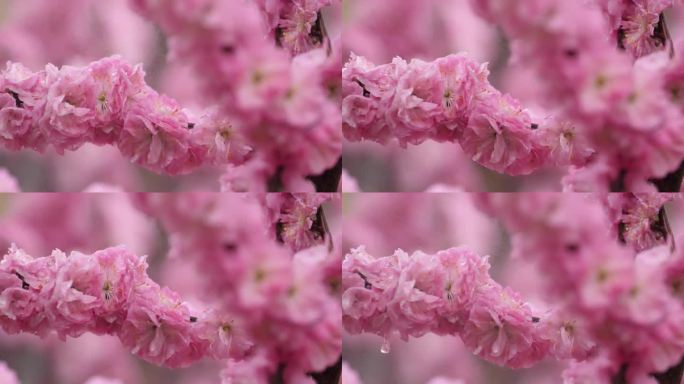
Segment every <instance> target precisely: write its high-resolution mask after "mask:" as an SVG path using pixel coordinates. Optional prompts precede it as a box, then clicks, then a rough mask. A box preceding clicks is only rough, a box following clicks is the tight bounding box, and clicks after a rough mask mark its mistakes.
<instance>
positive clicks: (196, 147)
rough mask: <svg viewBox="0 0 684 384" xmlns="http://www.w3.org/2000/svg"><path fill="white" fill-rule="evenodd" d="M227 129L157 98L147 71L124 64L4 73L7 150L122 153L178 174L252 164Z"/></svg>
mask: <svg viewBox="0 0 684 384" xmlns="http://www.w3.org/2000/svg"><path fill="white" fill-rule="evenodd" d="M221 129H222V126H221V125H220V124H219V123H218V121H216V120H214V119H213V116H211V115H204V116H194V117H193V116H191V114H190V113H188V112H186V111H184V110H183V109H182V108H181V107H180V105H178V104H177V103H176V102H175V101H174V100H172V99H170V98H168V97H166V96H164V95H160V94H158V93H157V92H156V91H154V90H153V89H152V88H151V87H149V86H148V85H147V84H145V81H144V72H143V70H142V67H141V66H139V65H138V66H135V67H132V66H130V65H129V64H128V63H126V62H125V61H123V60H121V59H120V58H118V57H110V58H105V59H102V60H98V61H95V62H93V63H91V64H89V65H87V66H85V67H71V66H64V67H62V68H59V69H58V68H56V67H55V66H53V65H48V66H47V67H46V68H45V69H44V70H42V71H38V72H32V71H30V70H29V69H27V68H25V67H24V66H22V65H21V64H18V63H8V65H7V68H6V69H5V70H4V71H2V72H1V73H0V145H2V146H4V147H6V148H8V149H13V150H19V149H33V150H36V151H39V152H42V151H44V150H45V149H46V148H47V147H52V148H54V149H55V150H56V151H57V152H58V153H63V152H64V151H68V150H75V149H77V148H79V147H81V146H82V145H83V144H85V143H94V144H97V145H115V146H117V147H118V148H119V150H120V151H121V153H122V154H123V155H124V156H126V157H128V158H129V159H130V160H131V161H132V162H134V163H136V164H139V165H141V166H143V167H145V168H148V169H150V170H152V171H155V172H158V173H166V174H178V173H186V172H189V171H191V170H193V169H196V168H198V167H199V166H201V165H205V164H228V163H235V164H239V163H241V162H242V161H243V160H244V159H245V157H246V156H247V155H248V154H249V152H251V149H250V148H249V147H247V146H246V145H244V144H242V143H240V142H239V140H237V139H236V138H235V137H229V136H222V135H220V131H221ZM217 138H220V139H221V140H222V141H221V142H219V141H217ZM217 147H220V148H222V149H219V148H217Z"/></svg>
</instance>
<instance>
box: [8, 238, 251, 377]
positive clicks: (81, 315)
mask: <svg viewBox="0 0 684 384" xmlns="http://www.w3.org/2000/svg"><path fill="white" fill-rule="evenodd" d="M146 269H147V263H146V261H145V258H144V257H138V256H136V255H134V254H132V253H131V252H129V251H127V250H126V249H125V248H123V247H115V248H107V249H104V250H102V251H98V252H95V253H93V254H91V255H88V254H83V253H80V252H72V253H71V254H69V255H67V254H65V253H63V252H61V251H59V250H55V251H53V252H52V254H51V255H50V256H47V257H39V258H34V257H32V256H30V255H28V254H27V253H26V252H24V251H22V250H21V249H19V248H16V247H12V248H11V249H10V250H9V252H8V253H7V254H6V255H5V256H4V258H3V260H2V262H0V273H1V274H2V282H3V283H2V293H1V294H0V298H1V300H0V302H1V304H2V305H1V312H2V314H1V315H0V327H2V329H3V330H4V331H5V332H7V333H10V334H14V333H19V332H30V333H33V334H37V335H46V334H48V333H50V332H55V333H56V334H57V335H58V336H59V337H60V338H62V339H64V338H66V337H67V336H70V337H78V336H80V335H82V334H83V333H85V332H91V333H95V334H112V335H116V336H117V337H119V339H120V340H121V342H122V344H123V345H124V346H125V347H126V348H128V349H130V350H131V352H132V353H133V354H135V355H137V356H139V357H141V358H143V359H145V360H147V361H150V362H152V363H155V364H159V365H165V366H169V367H179V366H186V365H189V364H190V363H192V362H194V361H197V360H198V359H200V358H202V357H204V356H211V357H213V358H227V357H228V356H233V357H235V358H240V357H242V356H244V354H245V353H247V352H248V351H249V349H250V348H251V347H252V345H251V343H249V342H247V341H245V340H240V338H239V336H235V335H233V334H229V333H228V332H226V331H225V326H224V324H229V320H228V319H225V318H222V317H221V316H218V315H217V314H214V313H212V312H209V311H203V312H193V311H191V310H190V308H189V307H188V306H187V305H186V304H184V303H183V301H182V300H181V298H180V296H179V295H178V294H177V293H175V292H173V291H171V290H169V289H168V288H162V287H160V286H159V285H158V284H156V283H155V282H154V281H152V280H151V279H150V278H149V277H148V276H147V274H146Z"/></svg>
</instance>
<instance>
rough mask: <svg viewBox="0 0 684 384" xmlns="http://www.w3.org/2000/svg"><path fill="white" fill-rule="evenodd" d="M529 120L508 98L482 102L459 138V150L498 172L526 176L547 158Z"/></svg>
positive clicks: (495, 98) (489, 97)
mask: <svg viewBox="0 0 684 384" xmlns="http://www.w3.org/2000/svg"><path fill="white" fill-rule="evenodd" d="M531 126H532V122H531V121H530V118H529V116H528V115H527V114H526V113H525V112H524V111H523V110H522V108H521V107H520V106H519V105H517V104H516V103H515V101H514V100H513V99H512V98H510V97H508V96H503V97H501V96H499V95H498V94H497V93H493V94H491V95H489V96H487V98H486V99H484V100H482V101H481V102H480V103H479V104H478V105H477V107H476V108H475V110H474V111H473V114H472V115H471V116H470V120H469V121H468V127H467V128H466V129H464V130H463V132H462V134H461V139H460V142H461V146H462V147H463V150H464V151H465V152H466V153H467V154H468V155H470V156H472V158H473V160H474V161H476V162H478V163H480V164H482V165H484V166H486V167H488V168H491V169H494V170H496V171H498V172H502V173H507V174H511V175H520V174H527V173H530V172H531V171H533V170H535V169H536V168H538V167H539V166H540V165H541V164H542V163H543V161H544V159H545V158H546V156H547V153H548V150H547V149H546V148H544V147H543V146H542V145H541V143H540V140H539V139H538V137H539V136H538V135H537V134H536V133H535V130H533V129H531Z"/></svg>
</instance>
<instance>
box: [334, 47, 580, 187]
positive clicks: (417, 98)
mask: <svg viewBox="0 0 684 384" xmlns="http://www.w3.org/2000/svg"><path fill="white" fill-rule="evenodd" d="M488 74H489V72H488V71H487V68H486V66H485V65H479V64H477V63H475V62H474V61H473V60H470V59H469V58H468V57H467V56H465V55H450V56H447V57H444V58H440V59H437V60H435V61H433V62H429V63H428V62H424V61H421V60H417V59H416V60H412V61H411V62H410V63H406V62H405V61H404V60H401V59H395V60H394V61H393V62H392V63H391V64H386V65H379V66H377V65H374V64H372V63H370V62H369V61H367V60H366V59H364V58H362V57H359V56H352V58H351V59H350V61H349V62H348V63H347V64H346V66H345V68H344V69H343V75H342V79H343V95H344V99H343V102H342V118H343V126H342V127H343V132H344V135H345V137H346V138H347V140H351V141H359V140H362V139H370V140H374V141H377V142H380V143H384V142H387V141H388V140H390V139H396V140H398V141H399V143H400V144H401V145H404V146H405V145H406V144H420V143H422V142H424V141H425V140H428V139H432V140H435V141H438V142H445V141H458V142H459V143H460V144H461V146H462V148H463V149H464V151H465V152H466V153H467V154H468V155H469V156H471V157H472V158H473V160H475V161H477V162H478V163H480V164H482V165H484V166H486V167H488V168H491V169H493V170H496V171H498V172H502V173H508V174H512V175H518V174H527V173H530V172H532V171H534V170H536V169H538V168H540V167H541V166H542V165H545V164H546V163H547V162H549V161H551V160H553V161H554V162H556V163H560V164H565V163H572V164H575V165H581V164H583V163H585V162H586V161H587V158H588V157H589V155H591V153H592V150H591V149H590V148H589V147H587V146H586V145H584V143H582V142H578V141H577V140H573V127H572V126H569V125H567V124H562V123H559V122H556V121H554V120H552V119H540V120H533V118H532V117H531V115H530V113H529V112H528V111H526V110H524V109H523V108H522V107H521V106H520V104H519V103H518V102H517V101H516V100H515V99H513V98H512V97H510V96H509V95H504V94H501V92H499V91H498V90H496V89H495V88H494V87H493V86H491V85H490V84H489V82H488V81H487V77H488Z"/></svg>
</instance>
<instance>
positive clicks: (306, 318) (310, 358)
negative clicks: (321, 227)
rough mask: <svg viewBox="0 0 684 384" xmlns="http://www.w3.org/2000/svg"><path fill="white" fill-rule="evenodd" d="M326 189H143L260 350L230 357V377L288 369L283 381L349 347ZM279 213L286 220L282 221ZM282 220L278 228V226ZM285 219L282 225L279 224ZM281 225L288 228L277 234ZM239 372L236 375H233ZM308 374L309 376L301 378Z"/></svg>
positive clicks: (142, 201) (143, 201) (235, 327)
mask: <svg viewBox="0 0 684 384" xmlns="http://www.w3.org/2000/svg"><path fill="white" fill-rule="evenodd" d="M328 198H329V196H328V195H321V196H313V197H310V198H303V197H302V196H300V195H288V194H283V195H282V196H276V195H270V194H269V195H267V196H254V195H234V194H227V195H218V194H190V195H182V196H170V195H165V194H153V195H145V196H141V197H140V198H138V204H139V206H140V207H141V208H143V209H144V210H145V211H146V212H148V213H149V214H151V215H152V216H154V217H155V218H157V219H158V220H159V221H160V223H161V224H162V226H163V227H164V228H165V229H166V230H167V232H168V233H169V235H170V243H171V250H170V256H171V257H174V258H184V259H188V260H190V261H191V262H192V263H193V264H195V265H196V266H197V268H198V270H199V271H200V273H202V276H203V282H204V285H205V286H204V288H206V290H207V291H208V292H209V293H210V294H211V296H212V297H214V298H215V299H216V300H215V303H214V304H213V307H214V308H215V309H216V310H219V311H223V312H225V313H230V314H232V316H233V317H232V318H233V319H234V320H233V324H232V325H231V328H230V329H231V330H232V331H233V332H240V333H243V334H246V335H248V339H249V340H251V341H253V342H254V344H255V351H254V353H252V354H251V355H250V356H249V358H248V359H245V360H243V361H237V360H235V361H231V362H230V363H229V365H228V367H227V369H226V370H225V371H224V373H223V378H224V381H225V382H226V383H233V382H241V381H240V380H241V378H263V380H262V381H259V382H268V379H269V378H270V377H272V376H273V375H275V374H276V373H278V371H279V369H281V368H282V367H284V371H283V372H282V374H283V377H284V379H285V382H310V381H306V380H311V378H310V377H308V374H309V373H312V372H320V371H323V370H325V369H326V368H328V367H329V366H332V365H334V364H335V362H336V361H337V360H338V359H339V358H340V349H341V324H340V322H341V320H340V319H341V309H340V304H339V296H338V294H337V292H336V288H335V287H337V286H338V285H339V274H340V259H341V257H340V255H339V254H338V253H336V252H335V251H334V250H330V248H329V247H327V246H325V245H319V244H321V243H322V242H323V241H324V240H325V239H328V238H329V236H331V235H330V234H328V233H326V232H325V231H323V232H319V231H318V230H317V229H316V228H315V225H314V221H315V220H316V219H314V218H313V216H312V215H314V216H315V214H316V212H317V211H318V210H319V208H320V204H321V203H322V202H323V201H325V200H326V199H328ZM277 223H280V224H277ZM274 227H275V228H274ZM279 228H281V230H278V229H279ZM279 234H280V235H279ZM231 380H233V381H231ZM297 380H303V381H297Z"/></svg>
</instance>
